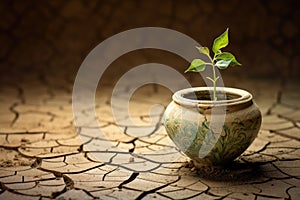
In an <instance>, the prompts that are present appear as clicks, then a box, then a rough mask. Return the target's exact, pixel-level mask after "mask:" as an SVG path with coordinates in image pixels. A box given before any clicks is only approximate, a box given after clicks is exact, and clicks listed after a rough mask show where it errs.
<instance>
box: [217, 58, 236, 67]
mask: <svg viewBox="0 0 300 200" xmlns="http://www.w3.org/2000/svg"><path fill="white" fill-rule="evenodd" d="M231 61H232V59H229V60H219V61H217V62H216V64H215V66H217V67H218V68H219V69H225V68H227V67H228V66H229V64H230V63H231Z"/></svg>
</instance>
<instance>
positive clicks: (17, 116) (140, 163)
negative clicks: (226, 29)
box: [0, 76, 300, 199]
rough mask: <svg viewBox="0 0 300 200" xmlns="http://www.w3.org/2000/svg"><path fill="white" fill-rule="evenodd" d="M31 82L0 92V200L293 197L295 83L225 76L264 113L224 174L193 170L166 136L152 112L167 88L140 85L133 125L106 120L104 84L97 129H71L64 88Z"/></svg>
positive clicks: (53, 82) (298, 138)
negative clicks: (249, 142) (248, 143)
mask: <svg viewBox="0 0 300 200" xmlns="http://www.w3.org/2000/svg"><path fill="white" fill-rule="evenodd" d="M30 80H31V81H29V80H25V81H24V80H20V82H19V83H16V84H11V85H9V84H6V85H5V87H1V93H0V97H1V99H0V102H1V103H0V105H1V109H0V110H1V115H0V138H1V139H0V146H1V148H0V159H1V162H0V164H1V166H0V182H1V188H0V193H1V194H0V199H49V198H57V199H94V198H99V199H152V198H156V199H189V198H190V199H297V198H298V197H299V196H300V193H299V191H300V190H299V189H300V181H299V179H300V134H299V130H300V129H299V128H300V107H299V92H298V91H299V89H300V87H299V84H298V83H297V82H293V81H286V80H264V79H257V80H253V79H240V80H237V79H235V78H227V79H226V78H225V81H227V83H228V84H227V85H228V86H230V85H238V86H239V87H241V88H245V89H248V90H250V91H251V92H252V93H253V95H254V98H255V101H256V103H257V104H258V105H259V107H260V109H261V111H262V113H263V123H262V127H261V130H260V132H259V134H258V137H257V138H256V140H255V141H254V143H253V144H252V145H251V146H250V147H249V148H248V149H247V151H246V152H245V153H244V154H243V155H242V156H241V157H239V158H238V159H237V161H236V162H235V163H233V164H232V166H230V167H227V168H226V169H218V170H216V169H214V170H213V169H203V170H196V169H195V168H194V167H193V166H192V164H191V163H189V161H188V159H187V158H186V157H184V156H183V155H182V154H180V153H179V152H178V151H177V150H176V148H175V147H174V145H173V144H172V142H171V141H170V139H169V138H168V136H167V135H166V133H165V130H164V128H163V127H162V125H161V117H162V114H163V109H161V108H162V107H158V109H153V105H154V104H157V103H160V104H162V105H164V106H166V105H167V104H168V103H169V101H170V98H171V93H170V91H168V90H167V89H165V88H163V87H160V86H157V85H148V86H144V87H142V88H140V89H139V90H137V91H136V92H135V93H134V95H133V96H132V98H131V100H130V104H129V112H130V115H131V119H132V121H133V122H134V123H133V124H126V123H128V120H127V119H124V120H122V119H118V120H116V119H115V116H114V115H112V111H111V105H110V98H111V92H112V86H110V85H109V84H107V85H104V86H102V87H100V88H99V90H98V91H99V92H98V93H97V98H96V112H97V115H98V121H99V127H98V129H97V127H93V126H89V123H90V122H89V121H88V120H87V121H86V122H83V123H82V124H81V128H80V129H76V128H75V127H74V120H73V115H72V101H71V100H72V98H71V94H72V93H71V92H72V81H65V80H67V79H63V78H60V79H57V77H56V78H53V79H52V78H51V77H42V76H37V77H36V78H32V77H31V79H30ZM22 81H23V82H22ZM2 86H4V84H3V85H2ZM125 93H126V91H124V94H125ZM120 94H122V93H120ZM121 96H122V95H121ZM121 96H120V97H119V98H122V97H121ZM119 109H121V108H118V109H117V110H119ZM149 109H150V111H149ZM151 109H152V110H151ZM83 112H84V111H83ZM99 129H100V130H101V131H102V133H103V134H100V133H99ZM79 134H80V135H81V137H79ZM142 170H145V171H146V172H141V171H142Z"/></svg>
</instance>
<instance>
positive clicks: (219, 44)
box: [212, 28, 229, 54]
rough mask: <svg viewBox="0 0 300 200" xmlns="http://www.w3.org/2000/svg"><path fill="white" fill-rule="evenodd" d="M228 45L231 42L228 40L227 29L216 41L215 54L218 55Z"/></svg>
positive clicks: (214, 44)
mask: <svg viewBox="0 0 300 200" xmlns="http://www.w3.org/2000/svg"><path fill="white" fill-rule="evenodd" d="M228 43H229V40H228V28H227V29H226V31H225V32H224V33H222V35H220V36H219V37H217V38H216V39H215V40H214V43H213V47H212V50H213V52H214V53H215V54H216V53H218V50H219V49H222V48H224V47H226V46H227V45H228Z"/></svg>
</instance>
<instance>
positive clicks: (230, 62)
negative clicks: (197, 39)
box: [185, 28, 241, 101]
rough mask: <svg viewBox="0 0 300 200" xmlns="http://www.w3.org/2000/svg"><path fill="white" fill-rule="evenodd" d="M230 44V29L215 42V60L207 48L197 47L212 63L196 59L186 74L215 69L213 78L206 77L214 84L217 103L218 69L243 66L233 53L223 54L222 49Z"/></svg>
mask: <svg viewBox="0 0 300 200" xmlns="http://www.w3.org/2000/svg"><path fill="white" fill-rule="evenodd" d="M228 44H229V39H228V28H227V29H226V31H225V32H224V33H222V34H221V35H220V36H219V37H217V38H216V39H215V40H214V43H213V46H212V52H213V53H214V56H213V58H212V57H211V56H210V52H209V49H208V48H207V47H196V48H197V49H198V51H199V52H200V53H201V54H204V55H206V56H207V57H208V58H209V60H210V62H206V61H203V60H201V59H194V60H193V61H192V62H191V64H190V66H189V67H188V69H187V70H185V73H186V72H202V71H204V70H205V68H206V67H207V66H211V67H212V68H213V77H212V78H211V77H206V78H207V79H208V80H210V81H212V82H213V86H214V91H213V101H217V94H216V93H217V92H216V85H217V84H216V83H217V81H218V79H219V77H217V76H216V67H217V68H219V69H226V68H227V67H228V66H235V65H241V64H240V63H239V62H238V61H237V60H236V58H235V56H234V55H233V54H232V53H229V52H222V51H221V49H222V48H224V47H226V46H227V45H228Z"/></svg>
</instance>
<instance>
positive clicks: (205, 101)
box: [164, 87, 262, 168]
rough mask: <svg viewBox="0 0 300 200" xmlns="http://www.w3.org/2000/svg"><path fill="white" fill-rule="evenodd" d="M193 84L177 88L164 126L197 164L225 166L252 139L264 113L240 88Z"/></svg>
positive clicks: (165, 117) (247, 145) (181, 149)
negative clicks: (214, 95) (215, 99)
mask: <svg viewBox="0 0 300 200" xmlns="http://www.w3.org/2000/svg"><path fill="white" fill-rule="evenodd" d="M212 93H213V88H211V87H194V88H187V89H183V90H180V91H177V92H175V93H174V95H173V97H172V98H173V101H172V102H171V103H170V104H169V105H168V107H167V108H166V111H165V113H164V126H165V129H166V131H167V133H168V135H169V137H170V138H171V140H172V141H173V142H174V143H175V145H176V146H177V147H178V148H179V150H180V151H182V152H183V153H184V154H185V155H187V156H188V157H189V158H191V159H192V161H193V163H194V165H195V167H198V168H201V167H203V166H207V165H209V166H224V165H226V164H229V163H230V162H231V161H233V160H234V159H235V158H237V157H238V156H240V155H241V154H242V153H243V152H244V151H245V150H246V149H247V148H248V147H249V145H250V144H251V143H252V142H253V140H254V139H255V137H256V136H257V133H258V131H259V129H260V125H261V119H262V117H261V112H260V110H259V108H258V107H257V105H256V104H255V103H254V101H253V98H252V95H251V94H250V93H249V92H247V91H245V90H241V89H236V88H227V87H217V99H218V100H217V101H212V100H211V96H212Z"/></svg>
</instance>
